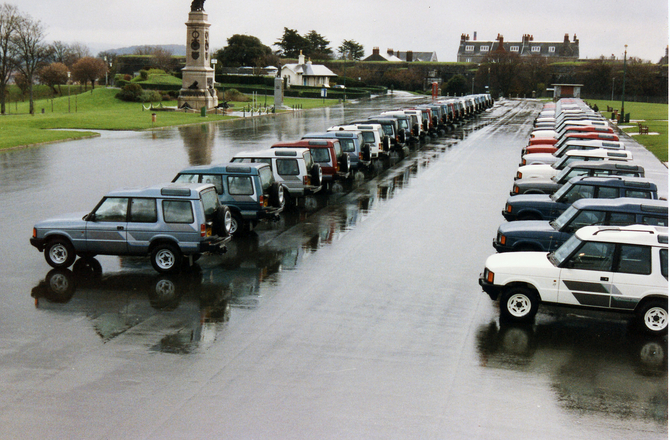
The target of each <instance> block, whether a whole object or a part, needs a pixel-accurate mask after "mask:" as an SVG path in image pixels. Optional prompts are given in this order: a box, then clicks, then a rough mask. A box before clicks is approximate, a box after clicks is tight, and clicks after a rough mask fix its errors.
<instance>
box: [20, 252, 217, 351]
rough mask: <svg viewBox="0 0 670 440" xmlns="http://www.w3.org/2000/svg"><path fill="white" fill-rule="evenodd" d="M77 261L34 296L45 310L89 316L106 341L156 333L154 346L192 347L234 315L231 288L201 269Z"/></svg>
mask: <svg viewBox="0 0 670 440" xmlns="http://www.w3.org/2000/svg"><path fill="white" fill-rule="evenodd" d="M82 262H85V264H82ZM77 263H78V264H76V265H75V267H74V268H73V270H72V271H70V270H69V269H52V270H51V271H49V273H47V275H46V277H45V279H44V281H41V282H40V283H39V284H38V285H37V286H35V287H34V288H33V289H32V292H31V296H32V297H33V298H34V301H35V307H37V308H38V309H40V310H44V311H45V312H55V313H61V314H73V315H81V316H85V317H86V318H87V319H89V320H90V321H91V324H92V326H93V328H94V329H95V332H96V333H97V334H98V335H99V336H100V338H101V339H102V340H103V341H104V342H108V341H110V340H112V339H114V338H117V337H119V336H121V335H124V336H126V337H129V338H133V337H135V338H138V339H140V340H142V342H143V343H147V342H151V341H152V340H153V341H155V340H156V339H158V340H159V342H158V343H156V344H155V345H153V346H151V347H150V348H151V349H153V350H158V351H162V352H171V353H189V352H192V351H193V350H195V349H196V348H197V347H199V346H203V344H205V345H206V344H209V343H212V342H214V340H215V339H216V336H217V334H219V333H220V332H221V331H222V329H223V327H224V325H225V323H226V322H228V320H229V319H230V302H229V301H230V292H228V291H226V290H225V289H222V288H221V286H218V285H215V284H208V283H204V282H203V281H202V280H201V278H200V276H199V273H197V272H196V273H195V274H184V275H180V276H167V275H157V274H155V273H152V272H151V269H150V268H147V270H146V271H141V270H140V271H137V270H133V271H122V272H116V273H111V274H102V272H101V270H100V263H99V262H97V260H95V259H88V260H86V261H85V260H79V261H78V262H77Z"/></svg>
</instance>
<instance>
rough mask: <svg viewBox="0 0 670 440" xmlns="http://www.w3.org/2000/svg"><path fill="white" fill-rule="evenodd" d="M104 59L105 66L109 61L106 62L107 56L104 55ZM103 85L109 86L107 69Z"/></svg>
mask: <svg viewBox="0 0 670 440" xmlns="http://www.w3.org/2000/svg"><path fill="white" fill-rule="evenodd" d="M104 59H105V66H107V65H108V64H109V63H107V57H104ZM105 87H109V69H107V70H105Z"/></svg>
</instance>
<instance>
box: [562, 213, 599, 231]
mask: <svg viewBox="0 0 670 440" xmlns="http://www.w3.org/2000/svg"><path fill="white" fill-rule="evenodd" d="M604 221H605V212H604V211H581V212H580V213H579V214H577V216H575V218H574V219H572V221H571V222H570V227H569V229H568V230H569V231H570V232H574V231H576V230H577V229H579V228H581V227H584V226H591V225H601V224H603V223H604Z"/></svg>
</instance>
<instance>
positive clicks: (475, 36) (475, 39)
mask: <svg viewBox="0 0 670 440" xmlns="http://www.w3.org/2000/svg"><path fill="white" fill-rule="evenodd" d="M472 41H477V31H475V33H474V38H473V39H472Z"/></svg>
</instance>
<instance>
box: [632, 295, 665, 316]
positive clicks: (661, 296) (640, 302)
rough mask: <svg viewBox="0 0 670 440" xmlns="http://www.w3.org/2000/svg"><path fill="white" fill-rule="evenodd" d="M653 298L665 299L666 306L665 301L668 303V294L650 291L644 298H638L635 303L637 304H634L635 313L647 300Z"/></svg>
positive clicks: (653, 299)
mask: <svg viewBox="0 0 670 440" xmlns="http://www.w3.org/2000/svg"><path fill="white" fill-rule="evenodd" d="M655 300H660V301H665V303H666V307H667V303H668V296H667V295H663V294H660V293H651V294H649V295H647V296H645V297H644V298H642V299H640V301H639V302H638V303H637V305H636V306H635V309H634V312H635V313H639V312H640V310H641V309H642V308H643V307H644V306H645V305H646V304H647V303H648V302H649V301H655Z"/></svg>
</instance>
